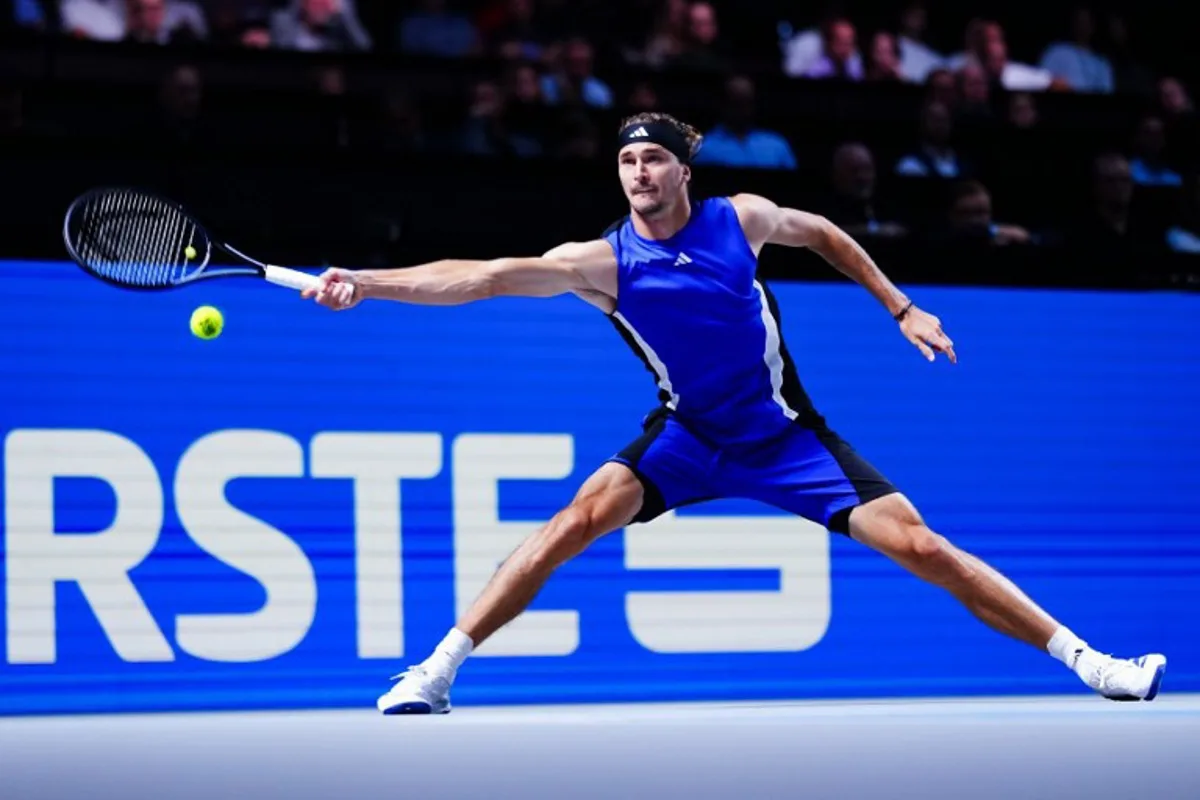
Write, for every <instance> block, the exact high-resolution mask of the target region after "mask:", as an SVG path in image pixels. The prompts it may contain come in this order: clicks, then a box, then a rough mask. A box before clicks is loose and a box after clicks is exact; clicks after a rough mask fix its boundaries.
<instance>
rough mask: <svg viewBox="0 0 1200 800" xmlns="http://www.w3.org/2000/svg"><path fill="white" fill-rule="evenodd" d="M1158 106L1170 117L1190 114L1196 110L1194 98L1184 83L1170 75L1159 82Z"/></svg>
mask: <svg viewBox="0 0 1200 800" xmlns="http://www.w3.org/2000/svg"><path fill="white" fill-rule="evenodd" d="M1158 107H1159V109H1160V110H1161V111H1162V112H1163V115H1164V116H1166V117H1168V118H1175V117H1182V116H1185V115H1190V114H1192V113H1193V112H1194V111H1195V106H1194V105H1193V104H1192V98H1191V97H1190V96H1189V95H1188V92H1187V89H1186V88H1184V85H1183V83H1182V82H1181V81H1180V80H1179V79H1178V78H1172V77H1170V76H1167V77H1165V78H1162V79H1161V80H1159V82H1158Z"/></svg>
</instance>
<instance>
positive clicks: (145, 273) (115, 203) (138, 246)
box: [75, 191, 207, 287]
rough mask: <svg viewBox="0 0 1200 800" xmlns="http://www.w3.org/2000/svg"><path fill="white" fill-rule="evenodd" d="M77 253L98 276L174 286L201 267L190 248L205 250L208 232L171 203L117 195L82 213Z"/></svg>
mask: <svg viewBox="0 0 1200 800" xmlns="http://www.w3.org/2000/svg"><path fill="white" fill-rule="evenodd" d="M77 219H78V226H79V228H78V231H77V233H76V236H75V239H76V249H77V250H78V252H79V254H80V255H81V256H82V257H83V260H84V261H85V262H86V263H87V264H88V266H89V268H91V269H92V270H94V271H95V272H97V273H98V274H100V275H102V276H104V277H107V278H110V279H112V280H114V281H117V282H119V283H123V284H128V285H132V286H144V287H154V286H169V285H173V284H176V283H179V282H180V281H182V280H183V279H184V278H186V277H187V276H188V275H189V274H190V273H192V272H194V271H195V270H197V269H199V268H200V267H202V266H203V265H204V263H205V261H206V260H207V259H205V258H203V257H199V258H195V259H189V258H188V257H187V248H188V247H196V249H197V250H198V251H201V250H203V251H206V250H207V243H206V242H203V241H201V242H200V246H197V241H198V239H202V238H203V233H201V232H200V230H199V228H198V227H197V226H196V224H195V223H193V222H192V221H191V220H190V219H189V218H188V217H187V216H186V215H185V214H184V213H182V212H181V211H179V210H178V209H177V208H175V207H174V206H172V205H171V204H169V203H166V202H164V201H162V200H159V199H158V198H155V197H153V196H148V195H145V194H142V193H140V192H132V191H113V192H105V193H104V194H101V195H97V196H96V197H93V198H91V199H90V200H89V201H88V202H87V203H85V204H84V207H83V208H82V209H78V210H77Z"/></svg>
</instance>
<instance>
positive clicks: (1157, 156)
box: [1129, 115, 1183, 186]
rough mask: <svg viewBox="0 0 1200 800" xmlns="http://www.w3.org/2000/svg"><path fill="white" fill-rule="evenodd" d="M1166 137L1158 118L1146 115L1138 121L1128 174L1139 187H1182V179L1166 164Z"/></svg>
mask: <svg viewBox="0 0 1200 800" xmlns="http://www.w3.org/2000/svg"><path fill="white" fill-rule="evenodd" d="M1166 153H1167V135H1166V128H1165V127H1164V126H1163V121H1162V119H1161V118H1160V117H1156V116H1154V115H1147V116H1144V117H1142V118H1141V119H1140V120H1139V121H1138V126H1137V133H1136V134H1134V138H1133V159H1132V160H1131V161H1130V162H1129V172H1130V175H1131V176H1132V177H1133V182H1134V183H1136V184H1138V185H1140V186H1182V185H1183V179H1182V178H1181V177H1180V175H1179V173H1178V172H1175V171H1174V170H1173V169H1171V168H1170V167H1169V166H1168V165H1167V163H1166Z"/></svg>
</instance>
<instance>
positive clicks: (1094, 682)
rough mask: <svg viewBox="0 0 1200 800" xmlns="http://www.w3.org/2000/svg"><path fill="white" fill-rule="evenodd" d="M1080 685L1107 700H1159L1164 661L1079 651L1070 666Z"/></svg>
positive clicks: (1163, 658) (1154, 655) (1161, 657)
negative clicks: (1087, 687)
mask: <svg viewBox="0 0 1200 800" xmlns="http://www.w3.org/2000/svg"><path fill="white" fill-rule="evenodd" d="M1072 668H1073V669H1074V670H1075V673H1076V674H1077V675H1079V677H1080V678H1082V679H1083V682H1084V683H1086V684H1087V685H1088V686H1090V687H1092V688H1093V689H1095V690H1096V691H1097V692H1099V693H1100V694H1101V695H1102V696H1104V697H1107V698H1108V699H1109V700H1147V701H1149V700H1153V699H1154V698H1155V697H1157V696H1158V690H1159V687H1160V686H1161V685H1162V679H1163V673H1165V672H1166V671H1167V657H1166V656H1164V655H1162V654H1160V653H1152V654H1150V655H1146V656H1141V657H1140V658H1133V659H1130V658H1113V657H1112V656H1109V655H1106V654H1104V653H1097V652H1096V651H1095V650H1090V649H1089V650H1083V651H1080V652H1079V653H1078V654H1077V655H1076V658H1075V664H1074V665H1073V666H1072Z"/></svg>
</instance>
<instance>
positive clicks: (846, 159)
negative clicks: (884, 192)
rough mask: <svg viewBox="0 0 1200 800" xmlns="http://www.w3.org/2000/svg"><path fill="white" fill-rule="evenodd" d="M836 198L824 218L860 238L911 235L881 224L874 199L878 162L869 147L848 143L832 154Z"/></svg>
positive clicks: (895, 225)
mask: <svg viewBox="0 0 1200 800" xmlns="http://www.w3.org/2000/svg"><path fill="white" fill-rule="evenodd" d="M832 177H833V199H832V202H831V203H830V205H829V207H828V208H827V209H826V210H825V216H826V217H828V218H829V219H830V220H831V221H832V222H833V223H834V224H836V225H838V226H839V227H841V228H842V230H844V231H846V232H847V233H849V234H850V235H851V236H854V237H857V238H871V237H877V238H888V239H892V238H899V237H902V236H905V235H907V234H908V231H907V229H906V228H905V227H904V226H903V225H901V224H899V223H897V222H890V221H881V220H880V219H879V217H878V215H877V213H876V212H877V209H876V198H875V159H874V157H873V156H872V155H871V151H870V150H869V149H868V148H867V147H866V145H864V144H861V143H859V142H847V143H846V144H843V145H841V146H840V147H838V148H837V150H835V151H834V153H833V175H832Z"/></svg>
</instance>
